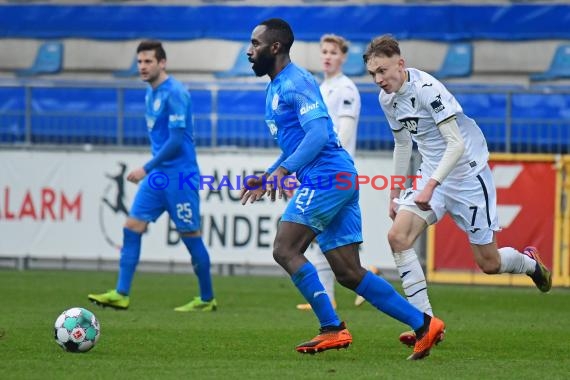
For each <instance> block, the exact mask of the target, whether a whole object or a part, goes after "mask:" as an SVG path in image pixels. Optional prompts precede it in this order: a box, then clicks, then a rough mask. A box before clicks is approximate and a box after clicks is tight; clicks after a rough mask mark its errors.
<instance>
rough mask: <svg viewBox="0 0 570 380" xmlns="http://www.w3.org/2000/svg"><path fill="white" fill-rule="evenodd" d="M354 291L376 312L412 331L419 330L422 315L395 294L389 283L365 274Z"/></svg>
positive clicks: (372, 274)
mask: <svg viewBox="0 0 570 380" xmlns="http://www.w3.org/2000/svg"><path fill="white" fill-rule="evenodd" d="M355 291H356V293H357V294H358V295H360V296H362V297H364V299H366V301H368V302H370V303H371V304H372V305H374V307H376V308H377V309H378V310H380V311H382V312H384V313H386V314H388V315H389V316H391V317H392V318H395V319H397V320H398V321H400V322H402V323H405V324H407V325H408V326H410V327H411V328H412V329H413V330H418V329H420V328H421V327H422V326H423V324H424V314H423V313H422V312H421V311H419V310H418V309H416V308H415V307H414V306H413V305H412V304H410V303H409V302H408V301H406V299H405V298H404V297H402V296H401V295H400V294H399V293H398V292H396V290H395V289H394V287H393V286H392V285H390V283H388V282H387V281H386V280H384V279H383V278H382V277H379V276H376V275H375V274H374V273H372V272H368V273H366V275H365V276H364V277H363V278H362V281H361V282H360V284H358V286H357V287H356V289H355Z"/></svg>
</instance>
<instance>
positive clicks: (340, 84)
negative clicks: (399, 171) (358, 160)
mask: <svg viewBox="0 0 570 380" xmlns="http://www.w3.org/2000/svg"><path fill="white" fill-rule="evenodd" d="M320 48H321V63H322V65H323V66H322V67H323V74H324V81H323V83H321V85H320V90H321V95H322V96H323V100H324V101H325V104H326V106H327V108H328V111H329V115H330V117H331V118H332V122H333V125H334V130H335V132H336V133H337V135H338V138H339V140H340V143H341V145H342V146H343V148H344V149H345V150H346V151H347V152H348V153H349V154H350V156H351V157H352V158H354V152H355V150H356V132H357V130H358V118H359V117H360V93H359V92H358V89H357V88H356V85H355V84H354V82H353V81H352V80H351V79H350V78H348V77H347V76H346V75H344V74H343V72H342V65H343V64H344V62H345V61H346V55H347V53H348V49H349V45H348V41H346V39H344V38H343V37H341V36H337V35H335V34H325V35H323V36H322V37H321V41H320ZM305 255H306V256H307V258H308V259H309V261H311V262H312V263H313V265H314V266H315V267H316V268H317V273H318V275H319V279H320V280H321V282H322V283H323V286H324V287H325V290H326V291H327V294H328V295H329V297H330V299H331V301H332V303H333V305H334V307H336V301H335V291H334V284H335V277H334V274H333V272H332V270H331V267H330V265H329V263H328V262H327V259H326V257H325V255H324V254H323V253H322V251H321V250H320V248H319V246H318V245H317V244H314V245H313V246H312V247H311V248H310V249H308V250H307V252H306V253H305ZM297 309H299V310H311V305H310V304H308V303H302V304H299V305H297Z"/></svg>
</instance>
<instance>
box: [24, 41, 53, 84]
mask: <svg viewBox="0 0 570 380" xmlns="http://www.w3.org/2000/svg"><path fill="white" fill-rule="evenodd" d="M62 67H63V43H61V42H59V41H49V42H44V43H43V44H42V45H40V47H39V48H38V53H37V55H36V59H35V61H34V63H33V64H32V66H31V67H29V68H27V69H23V70H17V71H16V75H17V76H21V77H24V76H34V75H41V74H57V73H59V72H60V71H61V69H62Z"/></svg>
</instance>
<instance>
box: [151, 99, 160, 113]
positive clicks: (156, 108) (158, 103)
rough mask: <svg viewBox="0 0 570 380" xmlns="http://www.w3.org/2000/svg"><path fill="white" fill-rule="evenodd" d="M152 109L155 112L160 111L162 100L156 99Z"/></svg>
mask: <svg viewBox="0 0 570 380" xmlns="http://www.w3.org/2000/svg"><path fill="white" fill-rule="evenodd" d="M152 109H153V110H154V112H156V111H158V110H159V109H160V99H156V100H155V101H154V103H152Z"/></svg>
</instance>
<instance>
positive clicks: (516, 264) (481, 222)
mask: <svg viewBox="0 0 570 380" xmlns="http://www.w3.org/2000/svg"><path fill="white" fill-rule="evenodd" d="M364 62H365V63H366V68H367V70H368V72H369V73H370V75H371V76H372V79H373V80H374V82H375V83H376V84H377V85H378V86H379V87H380V88H381V91H380V96H379V100H380V106H381V107H382V110H383V111H384V114H385V116H386V118H387V119H388V122H389V124H390V128H391V129H392V133H393V135H394V140H395V148H394V173H393V174H395V175H406V174H407V171H408V166H409V161H410V157H411V152H412V140H413V141H415V142H416V143H417V146H418V150H419V152H420V154H421V156H422V164H421V166H420V171H419V173H418V175H421V179H420V180H418V183H417V187H416V190H413V189H406V190H405V191H404V192H403V193H402V194H400V189H394V190H392V191H391V193H390V207H389V210H390V218H392V219H393V220H394V223H393V225H392V227H391V229H390V231H389V232H388V240H389V243H390V247H391V248H392V253H393V255H394V260H395V262H396V266H397V268H398V272H399V274H400V278H401V279H402V286H403V288H404V292H405V294H406V296H407V298H408V301H410V303H411V304H413V305H415V306H416V307H417V308H418V309H420V310H422V311H423V312H425V313H427V314H430V315H433V312H432V308H431V305H430V302H429V298H428V293H427V284H426V279H425V275H424V272H423V270H422V267H421V265H420V263H419V261H418V257H417V255H416V252H415V251H414V248H413V244H414V242H415V240H416V239H417V238H418V237H419V236H420V234H421V233H422V232H423V231H424V230H425V229H426V228H427V226H428V225H430V224H433V223H436V222H437V221H438V220H440V219H441V218H442V217H443V216H444V215H445V213H449V214H450V216H451V217H452V218H453V219H454V221H455V223H456V224H457V225H458V226H459V228H461V229H462V230H464V231H465V233H466V234H467V236H468V238H469V242H470V243H471V248H472V250H473V255H474V256H475V261H476V262H477V265H478V266H479V268H481V270H482V271H483V272H484V273H487V274H497V273H525V274H527V275H529V276H530V277H531V278H532V280H533V281H534V283H535V284H536V286H537V287H538V289H540V291H542V292H547V291H549V290H550V288H551V286H552V278H551V273H550V271H549V270H548V269H547V268H546V267H545V266H544V264H543V263H542V261H541V259H540V256H539V254H538V251H537V250H536V248H534V247H527V248H525V249H524V250H523V252H522V253H521V252H519V251H517V250H516V249H514V248H512V247H504V248H501V249H498V248H497V243H496V239H495V232H496V231H498V230H499V224H498V219H497V210H496V189H495V185H494V182H493V177H492V174H491V170H490V168H489V166H488V164H487V159H488V156H489V153H488V150H487V143H486V141H485V138H484V136H483V133H482V132H481V130H480V129H479V127H478V126H477V124H476V123H475V121H474V120H472V119H470V118H469V117H467V116H466V115H465V114H464V113H463V109H462V108H461V105H459V103H458V102H457V100H456V99H455V97H454V96H453V95H452V94H451V93H450V92H449V91H448V90H447V89H446V88H445V86H444V85H443V84H442V83H441V82H439V81H438V80H437V79H435V78H434V77H432V76H431V75H429V74H428V73H425V72H423V71H420V70H417V69H413V68H407V67H406V65H405V61H404V59H403V58H402V57H401V55H400V48H399V44H398V41H396V40H395V39H394V38H393V37H392V36H389V35H385V36H380V37H377V38H375V39H373V40H372V41H371V43H370V44H369V45H368V47H367V49H366V52H365V54H364ZM441 339H443V336H442V337H441ZM400 341H402V343H405V344H409V345H410V344H413V342H414V341H415V336H414V334H413V332H406V333H403V334H402V335H401V336H400Z"/></svg>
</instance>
